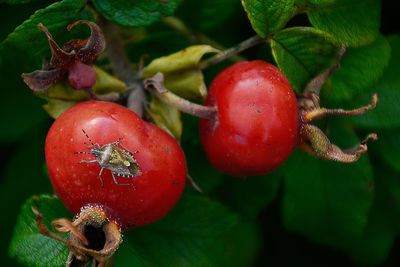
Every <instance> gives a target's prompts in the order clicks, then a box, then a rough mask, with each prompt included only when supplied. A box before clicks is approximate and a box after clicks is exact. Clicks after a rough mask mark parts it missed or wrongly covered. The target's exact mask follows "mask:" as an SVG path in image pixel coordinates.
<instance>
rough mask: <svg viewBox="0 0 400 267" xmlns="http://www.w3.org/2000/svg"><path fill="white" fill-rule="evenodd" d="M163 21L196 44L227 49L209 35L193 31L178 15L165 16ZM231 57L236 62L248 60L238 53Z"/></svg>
mask: <svg viewBox="0 0 400 267" xmlns="http://www.w3.org/2000/svg"><path fill="white" fill-rule="evenodd" d="M163 22H164V24H165V25H167V26H168V27H170V28H171V29H173V30H175V31H176V32H178V33H180V34H182V35H184V36H185V37H186V38H187V39H189V41H191V42H192V43H195V44H208V45H211V46H212V47H214V48H217V49H219V50H226V47H224V46H222V45H221V44H219V43H217V42H216V41H214V40H212V39H210V38H209V37H207V36H205V35H204V34H201V33H195V32H193V31H191V30H190V29H189V28H188V27H187V26H186V25H185V24H184V23H183V21H182V20H180V19H179V18H177V17H174V16H170V17H164V18H163ZM229 59H230V60H231V61H232V62H234V63H236V62H241V61H245V60H246V58H244V57H241V56H238V55H233V56H232V57H230V58H229Z"/></svg>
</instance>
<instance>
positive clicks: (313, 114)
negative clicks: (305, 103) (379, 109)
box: [303, 93, 378, 123]
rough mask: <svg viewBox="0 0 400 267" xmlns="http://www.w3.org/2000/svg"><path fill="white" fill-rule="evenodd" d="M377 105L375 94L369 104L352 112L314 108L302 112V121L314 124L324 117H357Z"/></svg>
mask: <svg viewBox="0 0 400 267" xmlns="http://www.w3.org/2000/svg"><path fill="white" fill-rule="evenodd" d="M377 103H378V95H377V94H376V93H375V94H374V95H373V96H372V100H371V104H369V105H366V106H363V107H360V108H357V109H353V110H344V109H326V108H316V109H312V110H310V111H306V112H304V115H303V121H304V122H305V123H309V122H315V121H318V120H320V119H323V118H326V117H334V116H359V115H361V114H364V113H365V112H367V111H369V110H371V109H374V108H375V107H376V104H377Z"/></svg>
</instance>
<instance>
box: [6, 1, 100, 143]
mask: <svg viewBox="0 0 400 267" xmlns="http://www.w3.org/2000/svg"><path fill="white" fill-rule="evenodd" d="M42 4H43V3H42ZM35 6H39V4H38V3H35ZM15 7H17V6H15ZM20 8H21V9H23V10H24V9H25V8H27V9H28V10H31V9H32V6H31V5H28V6H24V7H20ZM10 11H12V10H10ZM24 11H25V10H24ZM16 16H17V15H16ZM90 18H92V15H91V13H90V12H89V11H88V9H87V8H86V7H85V1H72V0H66V1H62V2H58V3H55V4H53V5H50V6H48V7H46V8H44V9H41V10H38V11H37V12H36V13H35V14H34V15H33V16H31V17H30V18H29V19H28V20H26V21H25V22H24V23H22V25H20V26H19V27H17V28H16V29H15V30H14V32H12V33H11V34H10V35H9V36H8V37H7V38H6V39H5V40H4V41H3V42H1V43H0V72H1V77H4V79H2V91H3V92H4V94H5V95H6V96H7V101H3V103H2V105H1V108H0V112H2V114H7V116H5V122H4V125H7V127H3V129H2V130H1V131H0V138H1V140H2V142H10V141H13V140H16V139H18V138H21V136H22V135H23V134H24V133H26V132H27V131H29V130H30V129H32V128H33V127H35V126H36V125H38V124H40V123H41V122H43V121H44V120H46V117H47V116H46V113H45V112H43V110H42V109H41V107H40V106H41V105H43V104H44V101H43V100H40V99H38V98H37V97H34V96H33V95H32V93H31V91H30V90H29V88H28V87H27V86H26V85H25V84H24V83H23V81H22V79H21V74H22V73H23V72H32V71H34V70H35V69H39V68H40V64H41V62H42V57H43V56H44V55H49V54H50V49H49V46H48V42H47V39H46V36H45V34H44V33H43V32H41V31H40V30H39V29H38V28H37V24H38V23H39V22H43V23H44V24H45V25H46V26H48V27H49V29H50V30H51V32H52V34H53V36H54V37H55V38H56V39H62V40H65V41H67V40H68V39H69V38H70V37H71V35H70V34H69V33H68V31H67V29H66V25H68V24H69V23H71V22H74V21H76V20H79V19H90ZM20 19H21V18H20ZM77 32H78V33H82V32H81V31H79V29H77V31H74V32H73V34H75V33H77ZM59 37H61V38H59ZM81 37H82V36H81ZM6 77H7V78H6Z"/></svg>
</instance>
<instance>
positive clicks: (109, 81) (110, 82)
mask: <svg viewBox="0 0 400 267" xmlns="http://www.w3.org/2000/svg"><path fill="white" fill-rule="evenodd" d="M93 68H94V70H95V71H96V75H97V80H96V83H95V84H94V86H93V90H94V92H95V93H96V94H100V95H102V94H107V93H111V92H116V93H126V92H128V91H129V89H128V88H127V87H126V85H125V83H124V82H122V81H121V80H119V79H117V78H116V77H114V76H112V75H110V74H108V73H107V72H105V71H104V70H103V69H101V68H100V67H98V66H96V65H93Z"/></svg>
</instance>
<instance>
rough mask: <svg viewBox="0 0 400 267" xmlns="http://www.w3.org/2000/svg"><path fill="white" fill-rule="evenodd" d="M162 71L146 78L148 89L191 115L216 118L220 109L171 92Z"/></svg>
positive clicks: (167, 102)
mask: <svg viewBox="0 0 400 267" xmlns="http://www.w3.org/2000/svg"><path fill="white" fill-rule="evenodd" d="M163 77H164V76H163V74H162V73H161V72H158V73H157V74H156V75H155V76H154V77H152V78H148V79H145V80H144V86H145V88H146V89H150V90H151V91H150V92H151V93H152V94H153V95H154V96H155V97H157V98H158V99H160V100H161V101H162V102H163V103H165V104H167V105H170V106H172V107H174V108H177V109H179V110H180V111H182V112H185V113H188V114H190V115H193V116H196V117H199V118H205V119H210V120H214V119H215V118H216V117H217V114H218V110H217V108H216V107H209V106H203V105H199V104H195V103H193V102H190V101H188V100H186V99H183V98H181V97H179V96H177V95H175V94H174V93H171V92H169V91H168V90H167V89H166V88H165V87H164V78H163Z"/></svg>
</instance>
